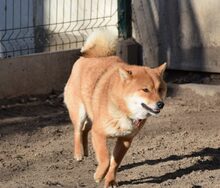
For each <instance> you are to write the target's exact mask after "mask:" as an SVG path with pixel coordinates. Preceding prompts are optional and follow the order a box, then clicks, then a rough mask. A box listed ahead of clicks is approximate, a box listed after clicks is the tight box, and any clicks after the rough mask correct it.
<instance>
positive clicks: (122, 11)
mask: <svg viewBox="0 0 220 188" xmlns="http://www.w3.org/2000/svg"><path fill="white" fill-rule="evenodd" d="M118 32H119V38H123V39H128V38H130V37H132V27H131V0H118Z"/></svg>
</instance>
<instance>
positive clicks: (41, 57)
mask: <svg viewBox="0 0 220 188" xmlns="http://www.w3.org/2000/svg"><path fill="white" fill-rule="evenodd" d="M78 57H79V50H70V51H63V52H56V53H42V54H36V55H30V56H22V57H17V58H11V59H4V60H0V98H6V97H7V98H9V97H17V96H21V95H36V94H48V93H50V92H52V91H57V90H58V91H62V90H63V88H64V85H65V83H66V81H67V79H68V77H69V75H70V71H71V68H72V65H73V63H74V62H75V61H76V60H77V59H78Z"/></svg>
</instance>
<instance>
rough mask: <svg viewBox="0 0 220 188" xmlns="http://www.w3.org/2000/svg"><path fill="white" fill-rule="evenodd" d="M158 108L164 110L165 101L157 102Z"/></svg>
mask: <svg viewBox="0 0 220 188" xmlns="http://www.w3.org/2000/svg"><path fill="white" fill-rule="evenodd" d="M157 107H158V108H159V109H162V108H163V107H164V103H163V101H158V102H157Z"/></svg>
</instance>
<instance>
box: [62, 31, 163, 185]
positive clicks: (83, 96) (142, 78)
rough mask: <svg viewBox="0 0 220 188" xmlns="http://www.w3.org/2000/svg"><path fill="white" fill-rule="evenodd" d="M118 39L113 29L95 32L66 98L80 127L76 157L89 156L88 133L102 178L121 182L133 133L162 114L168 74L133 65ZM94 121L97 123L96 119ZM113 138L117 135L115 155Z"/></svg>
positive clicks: (96, 176)
mask: <svg viewBox="0 0 220 188" xmlns="http://www.w3.org/2000/svg"><path fill="white" fill-rule="evenodd" d="M115 44H116V40H115V38H114V37H113V35H112V34H110V33H109V32H108V31H98V32H95V33H93V34H92V35H91V36H90V37H89V38H88V40H87V42H86V43H85V46H84V47H83V48H82V50H81V52H82V53H83V54H84V55H83V57H81V58H80V59H79V60H77V61H76V63H75V64H74V66H73V69H72V73H71V75H70V78H69V80H68V82H67V84H66V87H65V91H64V102H65V104H66V106H67V108H68V111H69V115H70V118H71V120H72V123H73V125H74V156H75V159H76V160H78V161H80V160H82V158H83V156H84V155H85V156H86V155H88V146H87V144H88V141H87V135H88V131H89V130H90V129H91V132H92V143H93V147H94V150H95V153H96V157H97V161H98V167H97V169H96V172H95V174H94V179H95V181H96V182H100V181H101V180H102V179H103V178H105V187H109V186H113V187H114V186H116V172H117V168H118V166H119V164H120V163H121V161H122V159H123V157H124V155H125V153H126V152H127V150H128V148H129V147H130V145H131V142H132V139H133V137H134V136H135V135H136V134H137V133H138V131H139V130H140V129H141V128H142V126H143V125H144V123H145V121H146V118H147V117H148V116H150V115H153V116H154V115H156V114H159V113H160V110H161V109H162V108H163V106H164V103H163V99H164V97H165V95H166V84H165V82H164V81H163V73H164V71H165V68H166V64H163V65H161V66H159V67H157V68H153V69H152V68H149V67H145V66H134V65H128V64H126V63H125V62H123V61H122V60H121V59H120V58H119V57H117V56H112V55H113V54H114V53H115ZM89 122H92V125H91V123H89ZM107 138H117V142H116V146H115V148H114V151H113V152H112V156H111V158H110V156H109V155H110V154H109V151H108V148H107V142H106V140H107Z"/></svg>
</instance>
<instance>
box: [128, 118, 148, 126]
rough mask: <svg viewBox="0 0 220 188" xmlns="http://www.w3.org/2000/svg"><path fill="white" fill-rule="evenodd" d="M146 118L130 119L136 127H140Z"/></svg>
mask: <svg viewBox="0 0 220 188" xmlns="http://www.w3.org/2000/svg"><path fill="white" fill-rule="evenodd" d="M145 120H146V119H138V120H135V119H130V121H131V123H132V125H133V126H134V127H136V128H139V127H140V126H141V125H142V122H143V121H145Z"/></svg>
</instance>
